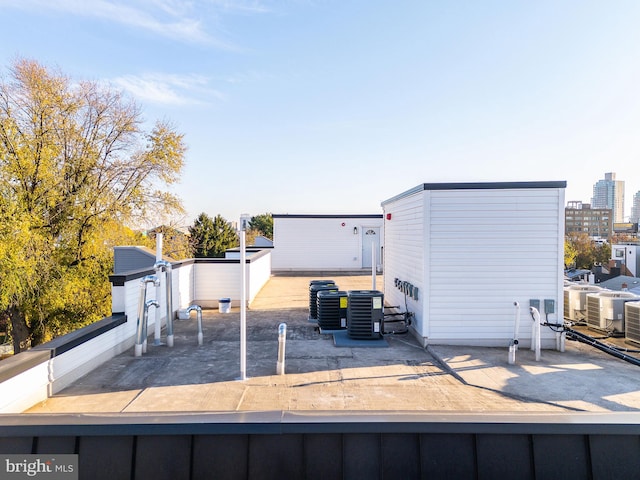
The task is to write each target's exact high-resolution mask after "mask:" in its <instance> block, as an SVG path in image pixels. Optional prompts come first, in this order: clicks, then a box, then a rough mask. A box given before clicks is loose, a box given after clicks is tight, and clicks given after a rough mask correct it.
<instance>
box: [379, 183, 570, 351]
mask: <svg viewBox="0 0 640 480" xmlns="http://www.w3.org/2000/svg"><path fill="white" fill-rule="evenodd" d="M565 187H566V182H564V181H558V182H509V183H425V184H421V185H418V186H417V187H415V188H413V189H411V190H408V191H406V192H403V193H401V194H399V195H397V196H395V197H393V198H390V199H388V200H385V201H384V202H382V207H383V210H384V219H385V224H384V235H385V238H384V244H385V249H384V264H385V280H384V283H385V288H384V292H385V301H386V302H387V303H388V304H391V305H399V306H401V308H403V309H404V308H405V305H406V308H407V310H408V311H411V312H413V313H414V314H415V322H414V324H413V326H412V328H413V329H414V334H415V335H416V336H417V337H418V339H419V340H421V341H422V343H423V344H425V345H426V344H449V345H476V346H505V345H508V342H509V341H510V340H511V339H512V338H513V337H514V329H515V327H514V325H515V317H516V308H515V305H514V304H515V302H518V305H519V306H520V308H521V311H522V322H521V327H520V335H521V338H522V339H523V340H524V344H527V343H530V339H531V327H530V325H531V324H532V322H531V321H529V320H530V315H529V307H530V304H534V305H536V302H537V305H539V307H538V309H539V311H540V313H541V316H542V319H543V321H544V320H548V321H549V322H551V323H555V322H558V323H562V314H561V313H559V312H562V311H563V306H562V302H563V291H562V286H563V263H564V260H563V259H564V189H565ZM542 333H543V336H542V345H543V348H549V347H551V346H552V345H554V343H553V342H555V334H553V332H552V331H551V330H550V329H547V328H544V329H543V330H542Z"/></svg>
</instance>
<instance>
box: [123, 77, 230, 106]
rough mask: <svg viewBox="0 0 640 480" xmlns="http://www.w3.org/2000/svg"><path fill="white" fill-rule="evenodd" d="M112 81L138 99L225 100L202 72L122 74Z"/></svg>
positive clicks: (173, 102)
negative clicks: (188, 73) (193, 73)
mask: <svg viewBox="0 0 640 480" xmlns="http://www.w3.org/2000/svg"><path fill="white" fill-rule="evenodd" d="M112 83H113V84H115V85H116V86H118V87H119V88H121V89H123V90H125V91H127V92H128V93H129V94H130V95H132V96H134V97H135V98H137V99H138V100H140V101H143V102H150V103H156V104H163V105H173V106H183V105H206V104H208V103H211V102H212V101H214V100H224V99H225V97H224V95H223V94H222V93H220V92H219V91H218V90H215V89H214V88H211V87H210V86H209V83H210V81H209V79H208V78H207V77H204V76H202V75H177V74H164V73H149V74H144V75H139V76H137V75H123V76H121V77H117V78H115V79H113V80H112Z"/></svg>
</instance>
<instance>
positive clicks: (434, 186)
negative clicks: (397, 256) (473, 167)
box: [382, 180, 567, 205]
mask: <svg viewBox="0 0 640 480" xmlns="http://www.w3.org/2000/svg"><path fill="white" fill-rule="evenodd" d="M566 187H567V182H566V180H561V181H549V182H469V183H423V184H421V185H418V186H416V187H414V188H411V189H409V190H407V191H406V192H402V193H400V194H399V195H396V196H395V197H391V198H389V199H387V200H384V201H383V202H382V205H385V204H387V203H389V202H392V201H394V200H399V199H401V198H404V197H408V196H409V195H414V194H416V193H418V192H422V191H425V190H434V191H435V190H514V189H522V188H566Z"/></svg>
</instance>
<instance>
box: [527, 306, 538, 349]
mask: <svg viewBox="0 0 640 480" xmlns="http://www.w3.org/2000/svg"><path fill="white" fill-rule="evenodd" d="M529 311H530V312H531V318H532V319H533V324H532V325H531V350H535V351H536V362H539V361H540V312H539V311H538V309H537V308H536V307H529Z"/></svg>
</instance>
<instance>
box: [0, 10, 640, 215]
mask: <svg viewBox="0 0 640 480" xmlns="http://www.w3.org/2000/svg"><path fill="white" fill-rule="evenodd" d="M638 25H640V2H637V1H636V0H629V1H618V0H611V1H607V2H603V1H601V0H598V1H590V0H567V1H563V0H552V1H546V0H538V1H535V2H532V1H524V0H523V1H518V0H500V1H499V0H494V1H491V0H489V1H484V0H470V1H462V0H460V1H453V0H452V1H444V0H441V1H430V0H420V1H418V0H416V1H411V0H407V1H404V0H403V1H371V0H368V1H364V0H353V1H349V0H280V1H249V0H247V1H244V0H238V1H234V0H209V1H206V0H193V1H178V0H121V1H120V0H118V1H106V0H55V1H52V0H0V65H1V67H2V70H3V71H6V68H7V67H8V66H9V65H10V64H11V62H12V61H13V60H14V59H15V58H16V57H26V58H31V59H35V60H37V61H39V62H41V63H43V64H45V65H49V66H57V67H59V68H60V69H61V70H62V71H63V72H65V73H67V74H68V75H70V76H72V77H74V78H78V79H81V78H83V79H92V80H99V81H108V82H111V83H112V84H113V85H115V86H116V87H118V88H121V89H123V90H125V91H126V92H128V93H129V94H130V95H131V96H133V97H134V98H135V99H136V101H137V102H138V103H139V105H140V106H141V107H142V109H143V112H144V116H145V118H146V119H148V120H149V122H150V123H151V122H153V121H154V120H155V119H169V120H170V121H172V122H173V124H174V125H175V127H176V128H177V129H178V130H179V131H181V132H182V133H184V134H185V141H186V143H187V145H188V148H189V150H188V152H187V156H186V167H185V170H184V172H183V176H182V181H181V183H180V184H179V185H177V186H176V187H175V189H174V192H175V193H176V194H178V195H179V196H180V197H181V198H182V199H183V202H184V205H185V207H186V209H187V215H186V216H185V218H184V219H182V223H183V224H184V225H189V224H192V223H193V220H194V219H195V217H196V216H197V215H198V214H199V213H200V212H206V213H208V214H209V215H212V216H213V215H216V214H218V213H220V214H221V215H223V216H224V217H225V218H227V219H228V220H237V218H238V217H239V215H240V214H241V213H243V212H246V213H249V214H252V215H255V214H259V213H264V212H273V213H378V212H380V202H381V201H382V200H385V199H387V198H390V197H392V196H394V195H396V194H398V193H401V192H403V191H405V190H407V189H409V188H412V187H414V186H416V185H418V184H420V183H423V182H467V181H537V180H566V181H567V182H568V187H567V191H566V200H582V201H585V202H588V201H590V197H591V194H592V188H593V184H594V183H595V182H596V181H597V180H598V179H601V178H604V173H605V172H616V173H617V178H618V179H619V180H624V181H625V182H626V202H625V204H626V210H627V214H628V211H629V209H630V206H631V200H632V197H633V195H634V194H635V193H636V192H637V191H638V190H640V175H639V174H640V167H639V165H640V162H639V159H640V28H638Z"/></svg>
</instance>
